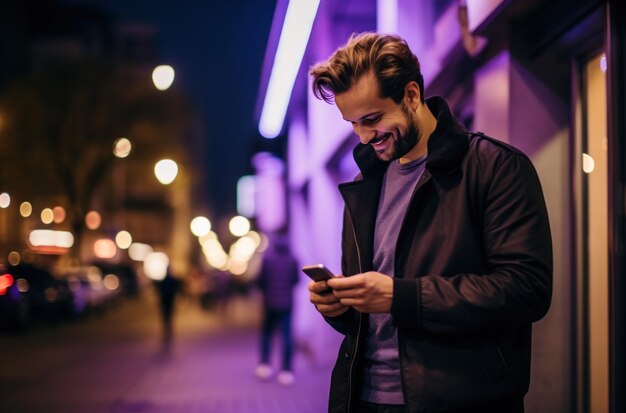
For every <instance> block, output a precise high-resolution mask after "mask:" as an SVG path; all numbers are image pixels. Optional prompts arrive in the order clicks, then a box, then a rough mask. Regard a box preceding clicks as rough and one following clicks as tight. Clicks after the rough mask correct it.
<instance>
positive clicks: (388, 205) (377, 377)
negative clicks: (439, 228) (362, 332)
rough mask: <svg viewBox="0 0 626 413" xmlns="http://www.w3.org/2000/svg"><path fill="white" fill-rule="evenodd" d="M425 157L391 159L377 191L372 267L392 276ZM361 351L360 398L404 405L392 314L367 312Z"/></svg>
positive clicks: (395, 330)
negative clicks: (413, 159)
mask: <svg viewBox="0 0 626 413" xmlns="http://www.w3.org/2000/svg"><path fill="white" fill-rule="evenodd" d="M425 161H426V156H423V157H421V158H419V159H416V160H415V161H412V162H409V163H406V164H402V165H401V164H400V162H399V161H398V160H394V161H392V162H391V164H390V165H389V167H388V168H387V172H386V173H385V178H384V181H383V185H382V188H381V192H380V201H379V203H378V212H377V214H376V227H375V230H374V260H373V270H374V271H378V272H381V273H383V274H387V275H389V276H390V277H393V276H394V259H395V250H396V243H397V241H398V235H399V234H400V227H401V226H402V220H403V219H404V215H405V213H406V210H407V208H408V206H409V202H410V201H411V196H412V195H413V189H414V188H415V185H416V184H417V181H418V180H419V178H420V177H421V176H422V173H423V172H424V168H425V164H426V162H425ZM369 320H370V322H369V330H368V335H367V344H366V346H365V353H364V371H363V373H364V374H363V388H362V392H361V399H362V400H366V401H368V402H371V403H380V404H404V397H403V394H402V382H401V379H400V361H399V359H398V332H397V329H396V328H395V327H394V326H393V324H392V318H391V314H370V316H369Z"/></svg>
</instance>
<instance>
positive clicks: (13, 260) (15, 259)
mask: <svg viewBox="0 0 626 413" xmlns="http://www.w3.org/2000/svg"><path fill="white" fill-rule="evenodd" d="M8 260H9V264H11V265H14V266H15V265H18V264H19V263H20V261H22V256H21V255H20V253H19V252H17V251H11V252H9V256H8Z"/></svg>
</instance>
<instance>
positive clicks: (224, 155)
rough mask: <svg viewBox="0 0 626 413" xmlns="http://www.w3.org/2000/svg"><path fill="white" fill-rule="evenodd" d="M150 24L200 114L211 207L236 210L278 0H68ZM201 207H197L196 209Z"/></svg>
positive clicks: (217, 211) (254, 135) (253, 142)
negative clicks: (263, 65)
mask: <svg viewBox="0 0 626 413" xmlns="http://www.w3.org/2000/svg"><path fill="white" fill-rule="evenodd" d="M65 3H67V4H91V5H97V6H99V7H102V9H104V10H106V11H110V12H111V14H112V16H113V17H114V18H116V19H119V20H120V21H122V22H124V21H130V22H139V23H149V24H153V25H154V26H155V27H156V29H157V36H156V42H157V48H158V55H159V57H160V58H161V61H162V63H163V64H169V65H171V66H173V67H174V69H175V70H176V79H175V86H176V87H179V88H182V89H183V90H184V91H185V92H186V93H187V94H188V96H189V97H190V98H191V100H192V102H193V103H194V104H195V105H196V107H197V109H198V110H199V111H200V113H201V116H202V117H203V121H204V127H205V134H206V139H207V144H206V148H207V149H206V150H207V153H206V154H205V159H206V168H205V170H206V179H205V181H206V183H207V188H206V191H207V194H208V197H207V198H208V200H209V202H210V205H208V206H209V207H211V211H206V212H207V213H210V214H211V215H215V216H219V215H226V214H233V213H235V212H236V211H235V208H236V182H237V179H238V178H239V177H240V176H241V175H244V174H246V173H250V172H251V166H250V156H251V154H252V153H253V148H254V147H255V146H258V142H259V141H260V140H261V139H262V138H260V135H259V133H258V131H257V123H256V119H255V106H256V100H257V94H258V89H259V81H260V78H261V71H262V63H263V58H264V55H265V48H266V46H267V41H268V37H269V31H270V28H271V23H272V17H273V13H274V8H275V4H276V1H275V0H229V1H197V0H177V1H172V0H167V1H154V0H73V1H72V0H70V1H66V2H65ZM198 212H200V211H198Z"/></svg>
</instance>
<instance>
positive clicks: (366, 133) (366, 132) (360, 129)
mask: <svg viewBox="0 0 626 413" xmlns="http://www.w3.org/2000/svg"><path fill="white" fill-rule="evenodd" d="M354 132H355V133H356V134H357V135H358V137H359V140H360V141H361V143H362V144H363V145H367V143H368V142H369V141H371V140H372V139H374V138H375V137H376V131H375V130H374V129H372V128H368V127H366V126H357V127H355V128H354Z"/></svg>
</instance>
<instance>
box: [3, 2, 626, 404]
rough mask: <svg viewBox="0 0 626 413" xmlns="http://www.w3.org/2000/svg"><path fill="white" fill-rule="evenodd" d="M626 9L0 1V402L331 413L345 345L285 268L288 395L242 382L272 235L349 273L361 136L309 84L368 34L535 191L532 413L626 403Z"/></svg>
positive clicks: (301, 259) (594, 5) (250, 375)
mask: <svg viewBox="0 0 626 413" xmlns="http://www.w3.org/2000/svg"><path fill="white" fill-rule="evenodd" d="M625 16H626V11H624V6H623V4H621V3H620V2H618V1H612V0H609V1H593V0H576V1H567V2H566V1H547V0H466V1H465V0H346V1H331V0H233V1H227V2H226V1H224V2H196V1H191V0H179V1H176V2H174V1H158V2H155V1H147V0H129V1H123V0H5V1H3V2H2V6H0V366H2V367H1V368H0V410H1V411H3V412H30V411H46V412H87V411H89V412H176V411H185V412H193V411H198V412H231V411H232V412H235V411H236V412H261V413H263V412H295V411H298V412H321V411H325V410H326V398H327V392H328V386H329V378H330V370H331V368H332V364H333V361H334V358H335V356H336V351H337V348H338V345H339V342H340V340H341V337H340V336H339V335H338V334H337V333H335V332H334V331H332V330H331V329H330V328H329V327H328V326H327V325H326V324H325V323H324V322H323V320H322V319H321V317H320V316H319V314H317V313H316V311H315V310H314V309H313V307H312V306H311V305H310V303H309V302H308V294H307V291H306V284H307V282H308V279H306V277H305V276H304V275H302V274H301V276H300V280H299V282H298V284H297V285H296V287H295V290H294V297H295V301H294V304H293V334H294V344H295V362H294V364H295V366H294V375H295V382H294V383H293V384H292V385H291V386H290V387H289V388H285V387H284V386H279V385H278V384H277V383H275V382H274V381H270V382H261V381H259V380H257V379H256V378H255V377H254V369H255V366H256V365H257V363H258V347H259V339H258V337H257V336H258V329H259V327H260V322H261V317H262V306H263V300H262V296H261V293H260V291H259V288H258V286H257V282H256V280H257V277H258V274H259V270H260V266H261V262H262V260H263V257H264V255H265V254H266V252H267V251H268V249H271V247H272V244H273V242H274V241H275V240H278V239H281V240H285V239H286V240H287V241H288V245H289V247H290V249H291V252H292V254H293V255H294V256H295V258H296V260H297V261H298V263H299V264H300V265H307V264H314V263H324V264H326V265H327V266H328V267H329V268H331V269H332V270H334V271H335V272H340V230H341V217H342V208H343V206H342V205H343V203H342V201H341V199H340V196H339V193H338V192H337V188H336V187H337V184H338V183H340V182H345V181H349V180H351V179H352V178H353V177H354V176H355V174H356V172H357V169H356V166H355V164H354V162H353V160H352V155H351V150H352V147H353V146H354V145H355V144H356V143H357V139H356V137H355V136H354V134H353V133H352V129H351V127H350V125H349V124H348V123H346V122H345V121H343V120H342V119H341V117H340V114H339V112H338V111H337V110H336V108H335V107H333V106H330V105H327V104H325V103H323V102H320V101H318V100H316V99H315V98H314V97H313V96H312V93H311V91H310V87H309V83H308V76H307V71H308V68H309V67H310V66H312V65H313V64H314V63H315V62H317V61H320V60H323V59H325V58H327V57H328V55H329V54H330V53H332V51H333V50H335V49H336V48H337V47H338V46H340V45H342V44H343V43H345V42H346V40H347V39H348V38H349V36H350V34H352V33H354V32H362V31H372V30H378V31H383V32H395V33H399V34H400V35H401V36H403V37H405V38H406V39H407V41H408V42H409V44H410V46H411V48H412V49H413V51H414V52H415V53H416V55H417V56H418V57H419V58H420V61H421V64H422V70H423V74H424V77H425V84H426V95H427V96H432V95H442V96H444V97H445V98H446V99H447V100H448V101H449V103H450V105H451V109H452V110H453V112H454V113H455V114H456V116H457V117H458V118H459V119H460V120H461V121H462V122H464V123H465V124H466V126H467V127H468V128H469V129H472V130H478V131H482V132H484V133H486V134H488V135H491V136H494V137H496V138H498V139H501V140H503V141H504V142H507V143H510V144H513V145H514V146H516V147H518V148H520V149H521V150H522V151H524V152H525V153H526V154H528V155H529V156H530V158H531V159H532V161H533V163H534V164H535V166H536V168H537V170H538V173H539V175H540V179H541V181H542V185H543V188H544V192H545V194H546V201H547V204H548V210H549V215H550V220H551V227H552V232H553V240H554V253H555V256H554V265H555V272H554V296H553V303H552V307H551V310H550V312H549V314H548V316H547V317H546V318H544V319H543V320H541V321H540V322H538V323H537V324H536V326H535V329H534V332H535V334H534V337H533V352H534V355H533V361H532V363H533V364H532V380H531V388H530V391H529V394H528V397H527V398H526V407H527V409H526V411H528V412H531V413H532V412H537V413H538V412H568V413H569V412H576V413H584V412H594V413H595V412H599V413H602V412H622V411H624V409H625V408H626V407H625V406H624V398H623V395H622V394H621V392H620V391H619V390H620V389H622V390H623V388H624V387H623V386H624V385H625V384H624V379H623V374H624V371H626V366H624V356H623V355H621V354H620V349H621V348H623V346H624V326H623V325H622V324H623V323H622V322H621V320H623V318H622V316H624V302H625V300H624V297H626V292H625V291H624V281H623V280H622V278H621V277H622V276H623V274H624V273H626V270H625V269H624V248H623V245H624V234H625V229H624V219H623V215H624V214H623V211H624V203H625V202H626V201H625V200H626V197H624V186H623V183H624V182H626V173H625V168H624V166H623V159H624V156H626V155H625V153H626V151H625V149H624V146H625V145H624V136H626V127H625V125H624V117H623V114H624V113H626V111H625V107H624V104H625V102H624V100H625V92H624V78H625V77H626V76H624V74H626V67H625V64H624V60H625V59H624V56H625V46H624V42H625V39H626V36H625V35H624V28H625V27H626V24H625V23H624V19H625V18H626V17H625ZM170 278H172V279H174V280H176V283H175V285H176V287H172V288H173V290H172V291H174V294H175V295H176V296H177V298H176V301H175V303H174V308H173V313H172V314H171V317H172V325H171V329H172V330H171V331H170V335H169V336H168V334H165V335H163V331H164V330H163V329H164V327H163V325H162V323H163V320H162V315H161V313H160V312H159V311H160V307H159V304H160V303H162V301H160V299H161V298H162V297H163V295H162V293H163V288H160V287H163V286H164V285H166V284H165V282H164V279H170ZM165 331H166V333H167V327H165ZM277 352H278V350H276V353H277ZM275 359H276V360H278V354H275ZM276 363H277V361H275V364H276Z"/></svg>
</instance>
